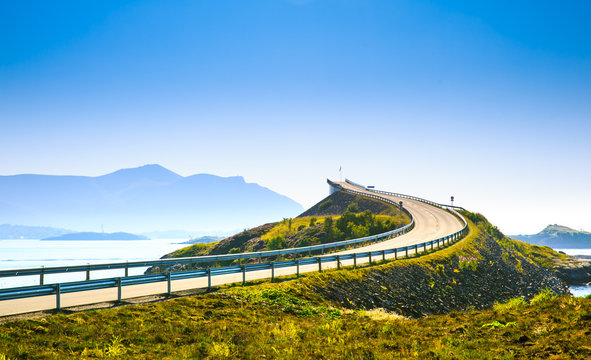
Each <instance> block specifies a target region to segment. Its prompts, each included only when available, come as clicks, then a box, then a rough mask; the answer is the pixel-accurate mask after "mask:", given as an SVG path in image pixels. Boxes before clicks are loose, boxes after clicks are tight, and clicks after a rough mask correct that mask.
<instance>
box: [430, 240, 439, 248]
mask: <svg viewBox="0 0 591 360" xmlns="http://www.w3.org/2000/svg"><path fill="white" fill-rule="evenodd" d="M433 243H434V241H431V250H433ZM437 247H439V239H438V240H437Z"/></svg>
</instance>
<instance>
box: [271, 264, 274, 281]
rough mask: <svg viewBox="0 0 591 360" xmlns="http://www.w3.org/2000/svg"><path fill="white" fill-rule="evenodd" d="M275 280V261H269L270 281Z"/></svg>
mask: <svg viewBox="0 0 591 360" xmlns="http://www.w3.org/2000/svg"><path fill="white" fill-rule="evenodd" d="M273 280H275V263H271V282H273Z"/></svg>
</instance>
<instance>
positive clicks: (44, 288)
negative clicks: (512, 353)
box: [0, 189, 469, 310]
mask: <svg viewBox="0 0 591 360" xmlns="http://www.w3.org/2000/svg"><path fill="white" fill-rule="evenodd" d="M346 191H350V192H354V193H359V194H362V195H364V196H370V195H373V194H367V193H362V192H357V191H354V190H347V189H346ZM374 196H376V198H381V199H382V200H384V201H388V202H391V203H394V202H393V201H391V200H389V199H385V198H382V197H379V196H377V195H374ZM433 204H435V203H433ZM449 211H450V212H451V213H452V214H454V216H456V217H458V219H460V220H461V221H462V222H463V224H464V226H463V228H462V229H461V230H459V231H457V232H455V233H453V234H451V235H447V236H443V237H441V238H438V239H435V240H430V241H425V242H422V243H419V244H414V245H409V246H403V247H398V248H392V249H386V250H376V251H362V252H356V253H350V254H339V255H324V256H316V257H306V258H299V259H293V260H285V261H276V262H267V263H260V264H245V265H233V266H226V267H216V268H206V269H196V270H191V271H181V272H173V271H169V272H167V273H164V274H150V275H138V276H126V277H114V278H108V279H97V280H89V279H88V276H87V280H86V281H77V282H68V283H57V284H50V285H44V284H40V285H37V286H27V287H16V288H9V289H0V301H3V300H11V299H22V298H28V297H36V296H44V295H55V296H56V309H58V310H59V309H60V308H61V295H62V294H66V293H72V292H79V291H88V290H97V289H107V288H117V300H118V301H121V299H122V289H123V288H124V287H125V286H131V285H139V284H149V283H156V282H165V281H166V282H167V284H168V286H167V292H168V294H170V293H171V292H172V281H174V280H181V279H195V278H207V288H208V289H209V288H211V287H212V277H214V276H220V275H229V274H242V283H245V282H246V274H247V273H248V272H253V271H261V270H269V271H271V274H270V275H271V276H270V277H271V280H273V279H274V278H275V269H279V268H286V267H296V276H299V274H300V267H301V266H305V265H314V264H316V265H318V271H322V266H323V264H331V263H332V264H333V266H334V265H335V264H336V267H337V268H340V267H341V265H342V262H343V261H351V260H352V261H353V266H357V264H358V262H362V261H364V260H365V259H368V260H369V263H370V264H371V263H372V261H375V260H378V259H379V258H380V257H381V259H382V260H386V259H387V256H390V258H392V255H393V258H394V259H398V258H399V257H409V256H410V255H413V254H414V255H419V252H420V251H422V252H426V251H428V250H435V249H439V248H440V247H442V246H448V245H450V244H453V243H455V242H457V241H459V240H460V239H462V238H463V237H464V236H465V235H466V234H467V233H468V231H469V230H468V224H467V222H466V220H465V219H464V218H463V216H461V215H460V214H459V213H457V212H456V211H455V210H453V209H449ZM411 219H412V217H411ZM412 226H414V219H412V220H411V224H409V225H406V226H405V227H403V228H401V229H397V230H393V231H391V232H388V233H391V234H390V235H387V236H391V235H392V234H399V233H400V232H402V231H404V232H408V231H410V230H409V229H411V228H412ZM397 231H398V233H397ZM388 233H384V234H388ZM384 234H380V235H374V236H370V237H365V238H362V239H363V240H364V241H366V242H367V241H370V240H372V239H374V240H375V239H380V238H381V237H378V236H384ZM362 239H354V240H356V241H357V243H360V242H361V241H360V240H362ZM352 241H353V240H347V241H345V242H349V243H350V242H352ZM345 242H339V243H338V244H339V245H337V246H342V244H343V243H345ZM334 244H336V243H333V246H334ZM325 245H330V244H325ZM307 248H308V249H309V248H311V247H307ZM421 248H422V250H421ZM301 249H303V248H296V249H284V250H281V251H266V252H259V253H258V254H255V253H247V254H249V255H251V258H252V257H253V256H252V255H253V254H255V256H254V257H256V256H262V255H260V254H265V255H264V256H265V257H268V256H273V255H271V254H288V253H289V254H293V252H294V251H296V250H301ZM317 249H321V248H317ZM285 251H287V252H285ZM241 255H246V254H231V255H216V256H210V257H209V260H208V261H211V259H212V258H217V259H224V260H231V259H240V258H245V257H237V256H241ZM199 258H205V257H199ZM199 258H177V259H170V260H155V261H145V262H133V263H132V262H129V263H116V264H102V265H101V264H98V265H85V266H79V267H76V266H74V267H72V266H70V267H61V269H65V268H67V269H70V270H69V272H74V271H86V270H87V269H89V268H91V267H92V268H93V269H98V270H104V269H113V268H114V267H113V266H120V267H124V266H125V267H129V266H130V265H131V266H134V265H137V266H158V265H167V264H179V263H182V262H183V261H184V262H185V263H188V262H201V261H200V260H199ZM140 264H141V265H140ZM50 269H55V270H58V269H60V268H45V269H44V270H50ZM23 270H39V269H21V270H20V271H23ZM10 271H19V270H8V271H7V270H5V271H3V274H8V273H10ZM66 271H68V270H66ZM87 274H88V273H87ZM21 275H24V274H21ZM26 275H34V274H31V273H27V274H26ZM4 276H7V275H4Z"/></svg>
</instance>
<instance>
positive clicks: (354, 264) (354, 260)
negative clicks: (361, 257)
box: [353, 253, 357, 267]
mask: <svg viewBox="0 0 591 360" xmlns="http://www.w3.org/2000/svg"><path fill="white" fill-rule="evenodd" d="M353 266H354V267H357V253H353Z"/></svg>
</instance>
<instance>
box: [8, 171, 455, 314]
mask: <svg viewBox="0 0 591 360" xmlns="http://www.w3.org/2000/svg"><path fill="white" fill-rule="evenodd" d="M338 184H339V185H341V186H342V187H343V188H345V189H351V190H355V191H358V192H367V191H365V190H362V189H360V188H357V187H354V186H352V185H349V184H347V183H344V182H340V183H338ZM380 196H382V197H385V198H389V199H391V200H393V201H395V202H400V201H402V202H403V205H404V207H405V208H406V209H407V210H408V211H409V212H410V213H411V214H412V216H413V217H414V219H415V227H414V229H413V230H412V231H410V232H408V233H406V234H404V235H401V236H399V237H396V238H394V239H390V240H386V241H383V242H380V243H376V244H371V245H368V246H365V247H361V248H356V249H350V250H346V251H341V252H338V253H337V254H346V253H354V252H364V251H369V250H371V251H376V250H385V249H392V248H398V247H402V246H408V245H413V244H417V243H422V242H425V241H430V240H435V239H438V238H441V237H444V236H447V235H451V234H453V233H455V232H457V231H459V230H461V229H462V227H463V224H462V223H461V222H460V220H459V219H457V218H456V217H455V216H454V215H452V214H451V213H450V212H448V211H446V210H443V209H441V208H438V207H434V206H432V205H428V204H425V203H422V202H420V201H416V200H410V199H406V198H399V197H395V196H390V195H383V194H380ZM420 250H421V249H419V251H420ZM392 257H393V255H389V256H387V258H392ZM376 260H379V259H376ZM364 262H365V263H366V262H367V259H363V260H361V259H360V260H359V261H358V262H357V263H358V264H362V263H364ZM341 265H342V266H349V265H353V260H349V261H343V262H341ZM336 267H337V264H336V262H332V263H323V264H322V269H330V268H336ZM312 271H318V265H305V266H300V273H305V272H312ZM295 274H296V268H295V267H288V268H281V269H275V276H285V275H295ZM270 277H271V271H270V270H260V271H253V272H248V273H247V275H246V280H247V281H248V280H256V279H265V278H270ZM241 281H242V274H231V275H221V276H214V277H212V286H216V285H222V284H229V283H234V282H241ZM205 287H207V278H198V279H186V280H175V281H173V282H172V291H173V292H174V291H181V290H188V289H196V288H205ZM166 292H167V283H166V282H161V283H154V284H144V285H133V286H126V287H123V288H122V298H123V299H130V298H135V297H140V296H147V295H155V294H162V293H166ZM116 299H117V289H116V288H113V289H103V290H92V291H84V292H77V293H69V294H62V295H61V306H62V308H67V307H70V306H78V305H85V304H93V303H100V302H106V301H114V300H116ZM55 306H56V296H55V295H51V296H40V297H33V298H26V299H15V300H5V301H0V316H5V315H13V314H22V313H27V312H33V311H40V310H50V309H55Z"/></svg>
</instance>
